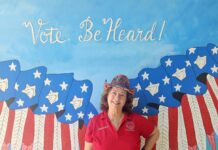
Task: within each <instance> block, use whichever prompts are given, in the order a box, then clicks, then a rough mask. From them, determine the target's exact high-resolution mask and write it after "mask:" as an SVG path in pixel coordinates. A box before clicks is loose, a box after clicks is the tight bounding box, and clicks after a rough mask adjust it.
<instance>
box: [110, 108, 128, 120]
mask: <svg viewBox="0 0 218 150" xmlns="http://www.w3.org/2000/svg"><path fill="white" fill-rule="evenodd" d="M123 114H124V113H123V112H122V110H117V109H115V110H114V109H109V110H108V116H109V118H110V119H120V118H122V117H123Z"/></svg>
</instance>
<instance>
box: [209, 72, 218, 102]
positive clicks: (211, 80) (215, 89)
mask: <svg viewBox="0 0 218 150" xmlns="http://www.w3.org/2000/svg"><path fill="white" fill-rule="evenodd" d="M207 80H208V82H209V84H210V85H211V88H212V90H213V92H214V94H215V96H216V99H217V100H218V87H217V84H216V80H215V79H214V77H213V76H211V75H209V74H208V75H207Z"/></svg>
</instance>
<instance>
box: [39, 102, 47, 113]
mask: <svg viewBox="0 0 218 150" xmlns="http://www.w3.org/2000/svg"><path fill="white" fill-rule="evenodd" d="M40 109H41V112H48V107H47V106H46V105H45V104H43V105H42V107H40Z"/></svg>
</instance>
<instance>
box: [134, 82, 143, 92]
mask: <svg viewBox="0 0 218 150" xmlns="http://www.w3.org/2000/svg"><path fill="white" fill-rule="evenodd" d="M135 88H136V91H137V92H138V91H140V90H141V89H142V88H141V86H140V84H139V83H138V84H137V85H136V86H135Z"/></svg>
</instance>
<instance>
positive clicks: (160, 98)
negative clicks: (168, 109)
mask: <svg viewBox="0 0 218 150" xmlns="http://www.w3.org/2000/svg"><path fill="white" fill-rule="evenodd" d="M158 98H159V100H160V102H163V103H164V102H165V99H166V97H164V96H163V94H162V95H161V96H160V97H158Z"/></svg>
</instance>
